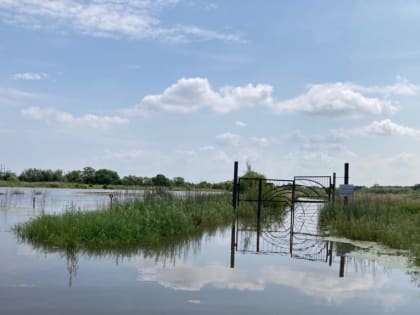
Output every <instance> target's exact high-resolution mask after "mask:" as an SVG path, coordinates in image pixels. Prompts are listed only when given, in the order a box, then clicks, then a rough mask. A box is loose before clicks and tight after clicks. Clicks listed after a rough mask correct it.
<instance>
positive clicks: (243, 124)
mask: <svg viewBox="0 0 420 315" xmlns="http://www.w3.org/2000/svg"><path fill="white" fill-rule="evenodd" d="M235 126H236V127H240V128H245V127H246V123H244V122H243V121H235Z"/></svg>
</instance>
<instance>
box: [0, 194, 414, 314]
mask: <svg viewBox="0 0 420 315" xmlns="http://www.w3.org/2000/svg"><path fill="white" fill-rule="evenodd" d="M109 193H111V192H110V191H106V190H100V191H98V190H97V191H86V190H65V189H39V191H36V192H35V191H34V190H32V189H23V188H22V189H21V188H19V193H18V194H14V193H12V192H11V190H10V189H9V190H7V189H4V188H2V189H0V202H3V204H2V205H3V207H2V208H0V252H1V256H0V314H2V315H3V314H43V315H47V314H279V313H281V314H323V315H325V314H413V315H414V314H419V312H420V288H419V285H420V283H419V280H418V279H419V276H418V275H419V273H418V272H419V271H420V269H418V268H416V267H414V266H410V263H409V260H408V258H407V257H406V255H405V253H399V252H396V251H393V250H390V249H387V248H384V247H381V246H378V245H377V244H374V243H367V242H359V243H354V242H353V243H351V242H349V241H347V240H337V239H333V238H326V237H323V236H320V235H319V232H318V229H317V205H315V204H311V203H306V204H302V205H300V206H299V207H298V208H297V209H296V214H295V216H296V217H295V225H294V227H293V233H291V230H290V218H289V214H286V216H285V219H284V220H283V222H281V223H276V224H272V225H270V226H269V227H267V226H264V227H261V228H260V233H259V236H258V233H256V230H257V227H256V226H255V225H252V224H251V225H250V224H249V223H247V224H243V223H241V222H235V225H234V226H230V225H229V226H226V227H224V228H220V229H219V230H217V231H213V232H211V233H210V232H209V233H206V234H204V235H203V236H202V237H200V238H198V239H197V238H196V239H194V240H191V241H190V242H184V243H182V244H177V245H176V246H172V247H171V246H169V247H168V248H163V249H159V250H150V249H149V250H141V249H139V250H138V251H136V252H131V253H124V254H118V253H109V254H101V255H99V254H97V255H93V254H90V255H89V254H81V253H71V254H69V253H62V252H51V251H50V252H45V251H41V250H37V249H34V248H33V247H32V246H31V245H28V244H24V243H20V242H19V241H18V240H17V239H16V237H15V235H14V234H13V232H12V231H11V228H12V227H13V226H14V225H15V224H16V223H18V222H24V221H26V220H28V219H30V218H31V217H33V216H37V215H40V214H41V213H42V212H44V213H53V212H61V211H64V210H65V209H66V208H69V207H73V208H74V207H76V208H80V209H85V210H90V209H95V208H97V207H101V206H104V205H106V204H107V203H109V201H110V198H109V196H108V195H109ZM112 193H114V194H117V195H118V192H117V193H116V192H115V191H114V192H112ZM135 193H136V194H140V195H141V193H142V192H140V191H139V192H135ZM123 194H125V197H127V194H126V193H124V192H121V194H120V195H119V197H121V196H122V195H123ZM34 196H35V197H36V200H35V203H36V207H35V209H33V208H32V206H33V197H34ZM7 198H8V199H7ZM6 199H7V200H6ZM232 240H234V242H233V244H232ZM232 245H234V246H233V247H232Z"/></svg>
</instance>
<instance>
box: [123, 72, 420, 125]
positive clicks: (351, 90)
mask: <svg viewBox="0 0 420 315" xmlns="http://www.w3.org/2000/svg"><path fill="white" fill-rule="evenodd" d="M273 90H274V89H273V87H272V86H271V85H268V84H247V85H243V86H224V87H221V88H220V89H218V90H216V89H214V88H213V87H212V86H211V85H210V83H209V81H208V79H207V78H199V77H196V78H181V79H179V80H178V81H177V82H176V83H174V84H172V85H171V86H169V87H168V88H166V89H165V90H164V91H163V92H162V93H161V94H154V95H146V96H145V97H144V98H143V100H142V101H141V102H140V103H139V104H138V105H137V106H135V107H133V108H131V109H128V110H127V112H128V113H130V114H136V113H137V114H138V113H142V112H143V113H144V112H147V111H162V112H174V113H192V112H196V111H198V110H202V109H210V110H212V111H214V112H219V113H229V112H232V111H235V110H239V109H242V108H249V107H255V106H264V107H266V108H268V109H271V110H273V111H274V112H275V113H278V114H282V113H303V114H311V115H324V116H331V115H332V116H341V117H349V118H356V117H361V116H366V115H377V116H381V115H382V116H383V115H391V114H394V113H395V112H396V111H397V109H398V108H397V107H398V106H397V103H396V102H395V101H394V100H391V99H390V97H391V96H407V95H414V94H416V93H417V91H418V87H417V86H416V85H414V84H411V83H409V82H408V81H406V80H399V81H397V82H396V83H395V84H394V85H387V86H383V87H377V86H376V87H369V86H367V87H365V86H361V85H355V84H352V83H341V82H336V83H325V84H314V85H310V86H309V87H308V89H307V90H306V92H305V93H303V94H301V95H298V96H296V97H294V98H291V99H288V100H284V101H281V100H277V99H275V97H274V96H273ZM235 125H236V126H238V127H245V126H246V124H245V123H243V122H241V121H237V122H235Z"/></svg>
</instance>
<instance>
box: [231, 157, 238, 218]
mask: <svg viewBox="0 0 420 315" xmlns="http://www.w3.org/2000/svg"><path fill="white" fill-rule="evenodd" d="M237 196H238V161H235V163H234V165H233V183H232V207H233V211H234V212H236V202H237Z"/></svg>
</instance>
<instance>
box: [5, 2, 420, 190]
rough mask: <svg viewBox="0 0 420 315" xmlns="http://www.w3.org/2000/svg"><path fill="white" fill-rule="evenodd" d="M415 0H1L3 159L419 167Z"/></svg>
mask: <svg viewBox="0 0 420 315" xmlns="http://www.w3.org/2000/svg"><path fill="white" fill-rule="evenodd" d="M419 17H420V2H418V1H409V0H406V1H374V0H371V1H357V0H354V1H327V0H324V1H316V2H315V1H274V0H272V1H271V0H267V1H264V2H261V1H253V0H249V1H236V0H231V1H211V0H209V1H204V0H133V1H124V0H113V1H111V0H91V1H87V0H85V1H82V0H56V1H47V0H20V1H19V0H0V36H1V37H0V38H1V40H0V57H1V58H0V110H1V112H0V113H1V120H0V138H1V139H2V149H1V153H0V163H2V164H5V165H6V166H7V167H8V168H10V169H12V170H14V171H17V172H20V171H21V170H23V169H25V168H29V167H37V168H54V169H55V168H60V169H63V170H65V171H67V170H71V169H81V168H83V167H84V166H87V165H90V166H93V167H94V168H97V169H98V168H110V169H114V170H117V171H118V172H119V173H120V174H121V175H127V174H135V175H139V176H154V175H156V174H157V173H163V174H165V175H166V176H169V177H175V176H183V177H185V178H186V179H187V180H191V181H200V180H209V181H221V180H227V179H230V178H231V176H232V166H233V161H234V160H238V161H239V162H240V166H241V171H243V170H244V169H245V164H246V162H247V161H248V162H250V163H251V165H252V166H253V167H254V168H255V169H256V170H259V171H261V172H263V173H265V174H266V175H267V176H269V177H272V178H285V179H287V178H290V177H293V176H294V175H308V174H309V175H328V174H331V173H332V172H334V171H336V172H337V173H338V175H339V176H342V173H343V164H344V162H349V163H350V172H351V182H353V183H354V184H361V185H373V184H376V183H379V184H384V185H385V184H398V185H411V184H414V183H419V182H420V163H419V162H420V146H419V140H420V122H419V118H418V117H419V115H420V108H419V105H418V104H419V101H420V98H419V93H420V90H419V84H420V72H419V69H420V41H418V40H417V38H418V32H419V30H420V18H419Z"/></svg>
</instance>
